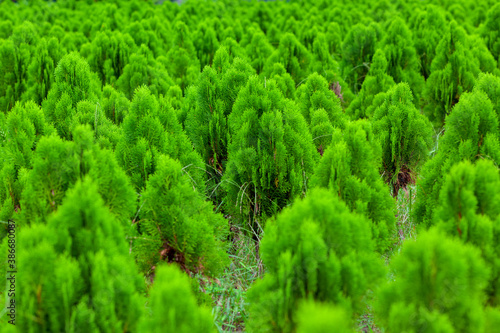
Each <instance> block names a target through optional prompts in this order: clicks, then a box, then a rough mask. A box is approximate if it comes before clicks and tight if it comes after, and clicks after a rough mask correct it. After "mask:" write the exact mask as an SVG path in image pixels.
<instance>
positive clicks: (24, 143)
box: [0, 102, 55, 238]
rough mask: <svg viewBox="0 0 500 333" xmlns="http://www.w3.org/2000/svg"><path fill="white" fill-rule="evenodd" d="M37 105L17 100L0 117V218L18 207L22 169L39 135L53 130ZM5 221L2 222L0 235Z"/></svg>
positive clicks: (29, 163) (27, 166)
mask: <svg viewBox="0 0 500 333" xmlns="http://www.w3.org/2000/svg"><path fill="white" fill-rule="evenodd" d="M2 115H3V114H2ZM54 131H55V130H54V128H53V127H52V126H50V125H49V124H47V122H46V121H45V117H44V114H43V112H42V110H41V109H40V107H39V106H38V105H36V104H35V103H33V102H27V103H25V104H21V103H17V104H16V106H15V107H14V108H13V109H12V110H11V111H10V112H9V113H8V114H7V116H6V118H5V119H2V118H0V133H1V134H0V156H2V157H1V158H0V186H1V187H0V220H1V221H7V220H8V219H10V218H11V217H12V216H13V215H14V214H15V212H18V211H19V209H20V200H21V193H22V190H23V184H22V182H21V181H20V178H22V176H21V175H22V174H23V172H25V170H26V169H30V168H31V167H32V163H33V156H34V154H35V153H34V150H35V148H36V147H37V145H38V142H39V140H40V138H41V137H42V136H43V135H50V134H52V133H54ZM6 227H7V225H4V224H2V228H1V230H2V231H1V232H0V238H1V237H3V236H4V235H5V232H4V231H6Z"/></svg>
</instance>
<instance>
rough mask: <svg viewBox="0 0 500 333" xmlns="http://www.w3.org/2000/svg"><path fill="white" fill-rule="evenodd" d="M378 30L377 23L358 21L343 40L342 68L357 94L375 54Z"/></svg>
mask: <svg viewBox="0 0 500 333" xmlns="http://www.w3.org/2000/svg"><path fill="white" fill-rule="evenodd" d="M377 41H378V32H377V28H376V26H375V24H370V25H364V24H362V23H358V24H356V25H355V26H353V27H352V28H351V30H349V32H348V33H347V35H346V36H345V38H344V41H343V42H342V68H343V75H344V77H346V81H347V84H349V88H350V89H351V91H352V92H354V93H355V94H357V93H358V92H359V90H360V89H361V85H362V84H363V81H364V79H365V76H366V75H367V74H368V69H369V64H370V62H371V61H372V57H373V55H374V54H375V45H376V43H377Z"/></svg>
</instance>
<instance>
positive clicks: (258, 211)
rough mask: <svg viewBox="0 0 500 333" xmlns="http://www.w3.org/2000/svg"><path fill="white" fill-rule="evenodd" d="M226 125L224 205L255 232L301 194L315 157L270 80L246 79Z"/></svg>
mask: <svg viewBox="0 0 500 333" xmlns="http://www.w3.org/2000/svg"><path fill="white" fill-rule="evenodd" d="M229 125H230V130H231V135H232V142H231V144H230V145H229V149H228V151H229V154H228V156H229V157H228V165H227V168H226V172H225V174H224V176H223V178H222V186H223V187H224V189H225V191H226V197H225V204H226V207H227V210H228V211H229V212H230V214H232V216H233V218H234V219H235V221H237V222H238V223H240V224H242V225H248V226H247V228H248V227H249V228H250V230H251V231H253V232H254V233H256V234H258V233H260V231H261V228H262V225H261V224H260V222H262V221H263V220H264V219H265V217H266V216H271V215H273V214H275V213H276V212H277V211H279V210H280V209H281V208H283V207H284V206H286V205H287V204H288V203H289V202H290V201H291V200H292V199H293V198H294V197H295V196H300V195H303V194H304V193H305V191H306V189H307V178H308V177H309V176H310V175H311V174H312V168H313V167H314V162H315V160H316V158H317V154H316V153H315V151H314V146H313V142H312V138H311V135H310V133H309V130H308V128H307V123H306V121H305V120H304V117H303V116H302V115H301V113H300V111H299V110H298V108H297V106H296V105H295V104H294V103H293V102H292V101H290V100H287V99H285V98H283V96H282V94H281V91H280V90H279V89H278V87H277V85H276V83H275V82H274V81H272V80H267V81H266V84H265V85H264V82H262V81H261V80H259V78H258V77H256V76H253V77H251V78H250V79H249V81H248V83H247V85H246V86H245V87H244V88H243V89H242V90H241V91H240V94H239V95H238V98H237V100H236V102H235V104H234V107H233V112H232V113H231V114H230V116H229ZM259 221H260V222H259Z"/></svg>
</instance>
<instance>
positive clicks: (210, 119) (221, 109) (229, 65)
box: [185, 47, 255, 197]
mask: <svg viewBox="0 0 500 333" xmlns="http://www.w3.org/2000/svg"><path fill="white" fill-rule="evenodd" d="M254 73H255V71H254V70H253V68H252V67H251V66H250V65H249V64H248V63H247V62H246V61H244V60H242V59H239V58H235V59H234V61H233V62H230V59H229V54H228V53H227V50H226V49H225V48H224V47H221V48H220V49H219V50H217V52H216V54H215V58H214V61H213V65H212V67H205V69H204V70H203V73H202V74H201V75H200V77H199V80H198V84H197V85H196V105H195V106H194V109H191V110H190V111H189V113H188V114H187V116H186V122H185V127H186V132H187V133H188V135H189V137H190V138H191V140H192V141H193V144H194V147H195V149H196V151H197V152H198V153H199V154H200V155H201V156H202V157H203V162H204V163H205V164H206V165H207V168H206V169H207V173H208V174H209V177H210V178H211V179H213V181H212V182H211V183H210V184H208V188H209V191H210V192H212V191H213V194H214V195H215V197H218V196H219V192H218V191H217V190H216V189H215V188H214V187H215V186H217V184H218V183H219V182H220V179H221V176H222V173H223V172H224V170H225V167H226V163H227V158H228V152H227V149H228V145H229V142H230V138H231V135H230V132H229V125H228V119H227V118H228V116H229V114H230V113H231V111H232V109H233V105H234V103H235V101H236V98H237V96H238V94H239V92H240V90H241V89H242V88H243V87H244V86H245V85H246V83H247V81H248V78H249V77H250V76H251V75H253V74H254Z"/></svg>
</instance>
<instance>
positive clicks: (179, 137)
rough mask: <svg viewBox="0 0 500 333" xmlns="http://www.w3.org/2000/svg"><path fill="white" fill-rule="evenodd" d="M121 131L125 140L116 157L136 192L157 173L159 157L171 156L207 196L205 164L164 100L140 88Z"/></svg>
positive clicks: (122, 140)
mask: <svg viewBox="0 0 500 333" xmlns="http://www.w3.org/2000/svg"><path fill="white" fill-rule="evenodd" d="M121 128H122V129H123V137H122V138H121V140H120V142H119V143H118V145H117V147H116V150H115V152H116V156H117V158H118V161H119V162H120V164H121V165H122V167H123V168H124V169H125V170H126V172H127V174H128V175H129V176H130V178H131V180H132V183H133V184H134V186H135V187H136V189H137V190H140V189H142V188H144V186H145V184H146V181H147V180H148V177H149V175H151V174H153V173H154V172H155V170H156V164H157V159H158V156H159V155H161V154H168V155H169V156H170V157H171V158H175V159H178V160H179V161H180V162H181V164H182V166H183V168H185V169H184V172H186V173H187V174H189V175H190V177H191V179H192V183H193V186H194V187H195V188H196V189H197V190H198V191H200V193H205V167H204V165H203V162H202V160H201V158H200V156H199V155H198V154H197V153H196V152H195V151H194V150H193V147H192V144H191V142H190V141H189V139H188V138H187V136H186V134H185V133H184V131H183V130H182V126H181V125H180V124H179V122H178V120H177V116H176V113H175V110H174V109H173V108H172V107H171V106H170V104H169V103H168V102H167V101H166V100H165V99H164V98H160V99H159V100H158V99H157V98H156V97H155V96H154V95H153V94H152V93H151V91H150V90H149V88H147V87H145V86H143V87H140V88H139V89H137V90H136V91H135V94H134V98H133V99H132V103H131V105H130V110H129V113H128V115H127V116H126V117H125V119H124V120H123V125H122V126H121Z"/></svg>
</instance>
